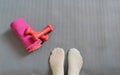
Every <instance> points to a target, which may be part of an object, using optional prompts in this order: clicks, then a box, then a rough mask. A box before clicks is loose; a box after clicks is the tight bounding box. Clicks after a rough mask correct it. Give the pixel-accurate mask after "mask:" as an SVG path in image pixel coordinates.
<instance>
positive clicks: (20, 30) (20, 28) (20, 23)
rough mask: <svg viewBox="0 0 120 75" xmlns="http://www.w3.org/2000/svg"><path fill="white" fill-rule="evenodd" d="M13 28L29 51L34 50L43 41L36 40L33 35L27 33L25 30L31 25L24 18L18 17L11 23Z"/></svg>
mask: <svg viewBox="0 0 120 75" xmlns="http://www.w3.org/2000/svg"><path fill="white" fill-rule="evenodd" d="M10 26H11V29H12V30H13V31H14V32H15V33H16V34H17V36H18V37H19V38H20V40H21V42H22V44H23V45H24V47H25V48H26V49H27V51H28V52H31V51H34V50H36V49H38V48H39V47H40V46H41V43H42V41H41V40H40V39H39V40H37V41H34V40H33V39H32V36H31V35H25V30H26V29H27V28H28V27H30V26H29V25H28V24H27V23H26V22H25V21H24V19H22V18H18V19H16V20H14V21H13V22H12V23H11V25H10Z"/></svg>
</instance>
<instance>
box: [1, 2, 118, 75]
mask: <svg viewBox="0 0 120 75" xmlns="http://www.w3.org/2000/svg"><path fill="white" fill-rule="evenodd" d="M19 17H23V18H24V19H25V20H26V21H27V22H28V23H29V24H30V25H31V27H32V28H33V29H34V30H36V31H39V30H41V29H42V28H44V27H45V26H46V25H47V24H49V23H50V24H52V25H53V26H54V32H52V33H51V34H50V35H49V36H50V39H49V41H47V42H46V43H44V45H43V46H42V48H40V49H39V50H37V51H35V52H33V53H30V54H28V53H27V52H26V50H25V49H24V47H23V45H22V44H21V42H20V40H19V39H18V38H17V36H16V35H15V33H14V32H12V30H11V29H10V27H9V25H10V23H11V21H13V20H14V19H16V18H19ZM55 47H62V48H64V50H65V52H66V60H65V75H67V51H68V50H69V49H70V48H72V47H75V48H77V49H79V51H80V52H81V54H82V56H83V59H84V65H83V68H82V71H81V74H80V75H120V0H0V48H1V49H0V75H52V73H51V70H50V67H49V64H48V58H49V55H50V52H51V51H52V50H53V49H54V48H55Z"/></svg>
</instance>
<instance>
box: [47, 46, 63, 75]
mask: <svg viewBox="0 0 120 75" xmlns="http://www.w3.org/2000/svg"><path fill="white" fill-rule="evenodd" d="M64 58H65V53H64V50H63V49H62V48H55V49H54V50H53V51H52V54H51V55H50V61H49V62H50V67H51V69H52V73H53V75H64Z"/></svg>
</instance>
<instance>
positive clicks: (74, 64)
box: [68, 48, 83, 75]
mask: <svg viewBox="0 0 120 75" xmlns="http://www.w3.org/2000/svg"><path fill="white" fill-rule="evenodd" d="M82 65H83V59H82V56H81V54H80V52H79V51H78V50H77V49H75V48H72V49H70V50H69V52H68V67H69V68H68V75H79V73H80V70H81V68H82Z"/></svg>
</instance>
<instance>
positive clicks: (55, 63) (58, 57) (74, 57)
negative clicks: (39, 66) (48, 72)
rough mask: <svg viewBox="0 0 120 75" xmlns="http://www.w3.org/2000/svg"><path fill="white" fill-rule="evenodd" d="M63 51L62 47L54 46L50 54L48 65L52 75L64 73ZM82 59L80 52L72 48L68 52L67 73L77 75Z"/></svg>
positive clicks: (62, 74)
mask: <svg viewBox="0 0 120 75" xmlns="http://www.w3.org/2000/svg"><path fill="white" fill-rule="evenodd" d="M64 59H65V53H64V50H63V49H62V48H55V49H54V50H53V51H52V54H51V55H50V60H49V63H50V67H51V69H52V73H53V75H64ZM82 64H83V59H82V56H81V54H80V52H79V51H78V50H77V49H75V48H72V49H70V50H69V52H68V75H79V73H80V70H81V67H82Z"/></svg>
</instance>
